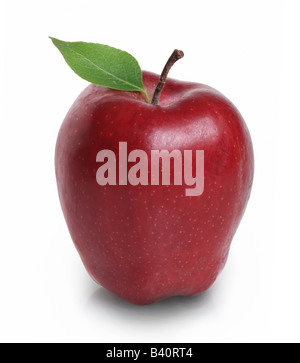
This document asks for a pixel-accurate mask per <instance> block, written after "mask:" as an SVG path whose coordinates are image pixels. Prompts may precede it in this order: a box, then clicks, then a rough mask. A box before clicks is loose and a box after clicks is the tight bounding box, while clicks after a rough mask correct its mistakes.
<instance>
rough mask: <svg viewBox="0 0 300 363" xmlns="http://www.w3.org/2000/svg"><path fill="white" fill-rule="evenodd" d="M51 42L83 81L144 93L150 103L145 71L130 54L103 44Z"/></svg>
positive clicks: (55, 40) (53, 39)
mask: <svg viewBox="0 0 300 363" xmlns="http://www.w3.org/2000/svg"><path fill="white" fill-rule="evenodd" d="M50 39H51V40H52V42H53V44H54V45H55V46H56V47H57V48H58V49H59V51H60V52H61V53H62V55H63V57H64V59H65V61H66V62H67V63H68V65H69V66H70V67H71V68H72V69H73V71H74V72H75V73H76V74H78V75H79V76H80V77H81V78H83V79H85V80H87V81H89V82H91V83H94V84H98V85H100V86H105V87H108V88H113V89H117V90H121V91H140V92H143V93H145V95H146V98H147V100H148V96H147V92H146V90H145V88H144V85H143V81H142V71H141V68H140V66H139V64H138V62H137V60H136V59H135V58H134V57H133V56H132V55H130V54H129V53H127V52H124V51H122V50H119V49H116V48H112V47H109V46H108V45H103V44H96V43H85V42H64V41H62V40H58V39H55V38H52V37H50Z"/></svg>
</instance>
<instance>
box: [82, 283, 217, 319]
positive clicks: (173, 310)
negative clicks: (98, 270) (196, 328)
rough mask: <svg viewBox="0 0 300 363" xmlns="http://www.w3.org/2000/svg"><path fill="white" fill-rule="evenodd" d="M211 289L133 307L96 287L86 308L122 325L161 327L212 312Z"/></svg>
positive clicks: (212, 298) (212, 299)
mask: <svg viewBox="0 0 300 363" xmlns="http://www.w3.org/2000/svg"><path fill="white" fill-rule="evenodd" d="M215 288H216V287H215V286H212V287H211V288H209V289H208V290H207V291H205V292H203V293H202V294H200V295H197V296H193V297H185V296H174V297H170V298H167V299H164V300H161V301H157V302H155V303H153V304H150V305H134V304H131V303H129V302H127V301H125V300H122V299H121V298H119V297H118V296H116V295H114V294H112V293H110V292H109V291H107V290H106V289H104V288H103V287H98V288H97V289H96V290H95V291H93V293H92V294H91V295H90V297H89V299H88V301H87V304H86V308H87V309H89V310H93V311H96V312H95V314H96V315H98V314H99V316H100V315H101V316H103V315H102V314H103V312H104V311H105V315H106V316H107V314H109V315H111V316H113V317H114V318H116V317H117V318H118V320H123V322H125V323H130V324H132V323H133V322H134V321H135V322H137V323H138V324H139V323H140V324H145V323H148V324H152V325H153V324H154V325H156V324H161V323H163V322H168V321H170V320H174V317H176V318H177V319H179V320H180V319H181V318H184V319H186V318H189V317H190V319H194V316H195V314H197V315H198V316H199V314H200V315H202V314H203V315H206V314H207V313H210V312H212V311H213V310H214V309H215V303H214V300H215V299H214V292H216V291H214V290H215Z"/></svg>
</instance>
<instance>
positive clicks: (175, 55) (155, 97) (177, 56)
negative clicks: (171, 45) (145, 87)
mask: <svg viewBox="0 0 300 363" xmlns="http://www.w3.org/2000/svg"><path fill="white" fill-rule="evenodd" d="M183 56H184V53H183V51H182V50H178V49H175V50H174V52H173V53H172V54H171V56H170V58H169V59H168V61H167V63H166V65H165V67H164V69H163V71H162V73H161V76H160V79H159V81H158V84H157V86H156V89H155V91H154V94H153V98H152V101H151V104H152V105H158V101H159V97H160V94H161V91H162V89H163V87H164V85H165V83H166V80H167V76H168V73H169V71H170V69H171V68H172V66H173V64H174V63H175V62H176V61H178V59H181V58H183Z"/></svg>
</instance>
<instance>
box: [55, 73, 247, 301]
mask: <svg viewBox="0 0 300 363" xmlns="http://www.w3.org/2000/svg"><path fill="white" fill-rule="evenodd" d="M158 80H159V76H158V75H156V74H153V73H149V72H143V83H144V87H145V89H146V91H147V93H148V95H149V96H150V97H151V96H152V95H153V93H154V90H155V87H156V85H157V83H158ZM120 142H127V147H128V153H129V152H130V151H132V150H136V149H138V150H143V151H145V152H146V153H147V155H148V156H149V178H150V177H151V176H150V169H151V168H150V156H151V150H163V149H164V150H168V151H172V150H180V151H181V152H182V155H183V153H184V151H185V150H193V152H195V151H196V150H204V190H203V193H201V195H196V196H187V195H186V193H185V191H186V189H187V186H186V185H184V184H183V185H174V167H173V166H171V169H170V173H171V175H170V180H171V185H161V184H160V185H140V184H139V185H131V184H130V183H127V185H120V183H119V179H118V175H119V174H118V170H116V173H117V177H116V181H117V182H116V185H108V184H107V185H99V183H98V182H97V179H96V174H97V170H99V166H100V165H102V164H101V163H99V162H97V161H96V158H97V154H98V152H99V151H101V150H111V151H112V152H114V153H115V155H118V153H119V143H120ZM134 164H135V163H133V162H128V168H129V169H130V167H131V166H132V165H134ZM183 164H184V160H183ZM55 167H56V177H57V185H58V191H59V197H60V201H61V205H62V209H63V213H64V216H65V219H66V222H67V225H68V228H69V231H70V234H71V236H72V239H73V241H74V244H75V246H76V248H77V250H78V252H79V254H80V256H81V258H82V261H83V263H84V265H85V267H86V269H87V271H88V272H89V274H90V275H91V277H92V278H93V279H94V280H95V281H96V282H97V283H99V284H100V285H102V286H103V287H104V288H106V289H107V290H109V291H111V292H112V293H114V294H115V295H118V296H119V297H121V298H123V299H125V300H127V301H129V302H131V303H134V304H141V305H143V304H150V303H153V302H155V301H158V300H161V299H165V298H167V297H170V296H175V295H184V296H193V295H197V294H200V293H201V292H203V291H205V290H206V289H208V288H209V287H210V286H211V285H212V284H213V282H214V281H215V279H216V277H217V276H218V274H219V273H220V271H221V270H222V268H223V267H224V265H225V262H226V259H227V256H228V252H229V248H230V244H231V241H232V238H233V236H234V234H235V232H236V229H237V227H238V225H239V223H240V220H241V218H242V215H243V213H244V210H245V207H246V204H247V201H248V198H249V195H250V191H251V185H252V179H253V167H254V163H253V149H252V143H251V138H250V135H249V132H248V129H247V126H246V124H245V122H244V120H243V118H242V116H241V114H240V113H239V112H238V110H237V109H236V108H235V106H234V105H233V104H232V103H231V102H230V101H229V100H228V99H227V98H225V97H224V96H223V95H222V94H221V93H219V92H218V91H216V90H215V89H213V88H211V87H209V86H206V85H202V84H197V83H190V82H181V81H177V80H173V79H168V80H167V81H166V84H165V86H164V88H163V90H162V93H161V96H160V102H159V105H153V104H149V103H147V102H146V101H145V97H144V95H143V94H142V93H139V92H125V91H117V90H112V89H108V88H105V87H102V86H97V85H94V84H91V85H89V86H88V87H87V88H86V89H85V90H84V91H83V92H82V93H81V95H80V96H79V97H78V98H77V100H76V101H75V103H74V104H73V106H72V107H71V109H70V110H69V112H68V114H67V115H66V118H65V120H64V122H63V124H62V126H61V129H60V132H59V135H58V139H57V145H56V153H55ZM183 167H184V165H183ZM117 169H118V164H117ZM121 184H122V183H121ZM149 184H150V182H149Z"/></svg>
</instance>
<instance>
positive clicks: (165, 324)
mask: <svg viewBox="0 0 300 363" xmlns="http://www.w3.org/2000/svg"><path fill="white" fill-rule="evenodd" d="M297 3H299V2H298V1H288V0H284V1H275V0H272V1H266V0H259V1H253V0H252V1H240V0H237V1H228V0H227V1H222V0H221V1H202V0H201V1H199V0H197V1H192V0H189V1H177V0H171V1H170V0H164V1H161V0H160V1H157V0H151V1H130V0H127V1H122V0H120V1H115V0H110V1H91V0H85V1H84V2H83V1H82V0H80V1H74V0H72V1H63V0H60V1H54V0H52V1H38V0H36V1H32V0H27V1H22V0H19V1H17V0H15V1H1V9H0V14H1V15H0V16H1V19H0V23H1V29H0V30H1V31H0V34H1V50H0V54H1V95H0V105H1V131H0V135H1V142H0V148H1V149H0V157H1V162H0V168H1V169H0V176H1V177H0V183H1V188H0V192H1V200H0V206H1V215H0V223H1V230H0V341H1V342H299V341H300V328H299V326H300V309H299V306H300V291H299V289H300V286H299V285H300V284H299V277H300V262H299V261H300V236H299V225H300V218H299V217H300V210H299V205H300V198H299V185H300V172H299V169H300V163H299V157H300V151H299V144H300V142H299V138H300V111H299V109H300V107H299V104H300V91H299V90H300V71H299V68H300V52H299V44H300V42H299V35H300V23H299V13H300V8H297ZM48 36H53V37H57V38H59V39H62V40H69V41H77V40H82V41H90V42H98V43H103V44H108V45H111V46H114V47H117V48H120V49H123V50H126V51H128V52H129V53H131V54H132V55H134V56H135V57H136V58H137V60H138V61H139V63H140V65H141V67H142V68H143V69H147V70H150V71H153V72H156V73H160V72H161V70H162V67H163V65H164V63H165V61H166V60H167V58H168V56H169V55H170V53H171V52H172V51H173V49H174V48H179V49H182V50H184V52H185V58H184V59H183V60H180V61H179V62H178V63H176V65H175V66H174V67H173V69H172V70H171V74H170V76H171V77H173V78H178V79H182V80H190V81H195V82H200V83H206V84H209V85H211V86H213V87H215V88H217V89H218V90H220V91H221V92H222V93H224V94H225V95H226V96H227V97H228V98H230V99H231V100H232V101H233V103H235V105H236V106H237V107H238V108H239V110H240V112H241V113H242V115H243V116H244V118H245V120H246V123H247V125H248V127H249V130H250V132H251V135H252V139H253V144H254V150H255V163H256V164H255V166H256V169H255V180H254V185H253V192H252V195H251V199H250V202H249V204H248V208H247V211H246V213H245V215H244V218H243V220H242V223H241V224H240V227H239V229H238V232H237V233H236V235H235V238H234V240H233V243H232V247H231V252H230V256H229V259H228V261H227V265H226V267H225V269H224V270H223V272H222V274H221V275H220V276H219V278H218V279H217V281H216V283H215V284H214V285H213V287H212V288H211V289H210V290H208V291H207V292H206V293H204V294H203V295H201V296H199V297H195V298H178V297H175V298H171V299H168V300H166V301H162V302H158V303H155V304H153V305H150V306H144V307H142V306H134V305H131V304H129V303H127V302H124V301H122V300H120V299H119V298H117V297H115V296H113V295H112V294H110V293H109V292H107V291H105V290H104V289H102V288H101V287H98V286H97V285H96V284H95V283H94V282H93V281H92V280H91V279H90V277H89V276H88V274H87V272H86V271H85V269H84V267H83V265H82V263H81V260H80V258H79V256H78V254H77V252H76V250H75V247H74V246H73V243H72V241H71V239H70V236H69V233H68V230H67V227H66V224H65V221H64V218H63V214H62V212H61V208H60V205H59V200H58V195H57V190H56V181H55V175H54V147H55V141H56V136H57V132H58V130H59V127H60V124H61V122H62V121H63V118H64V116H65V114H66V112H67V110H68V109H69V107H70V106H71V104H72V102H73V101H74V100H75V98H76V97H77V95H78V94H79V93H80V92H81V90H82V89H83V88H84V87H85V86H86V85H87V82H85V81H84V80H82V79H80V78H79V77H78V76H76V75H75V74H74V73H73V72H72V71H71V70H70V69H69V67H68V66H67V65H66V63H65V62H64V60H63V58H62V57H61V55H60V54H59V52H58V50H57V49H56V48H55V47H54V46H53V45H52V43H51V41H50V40H49V39H48Z"/></svg>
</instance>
